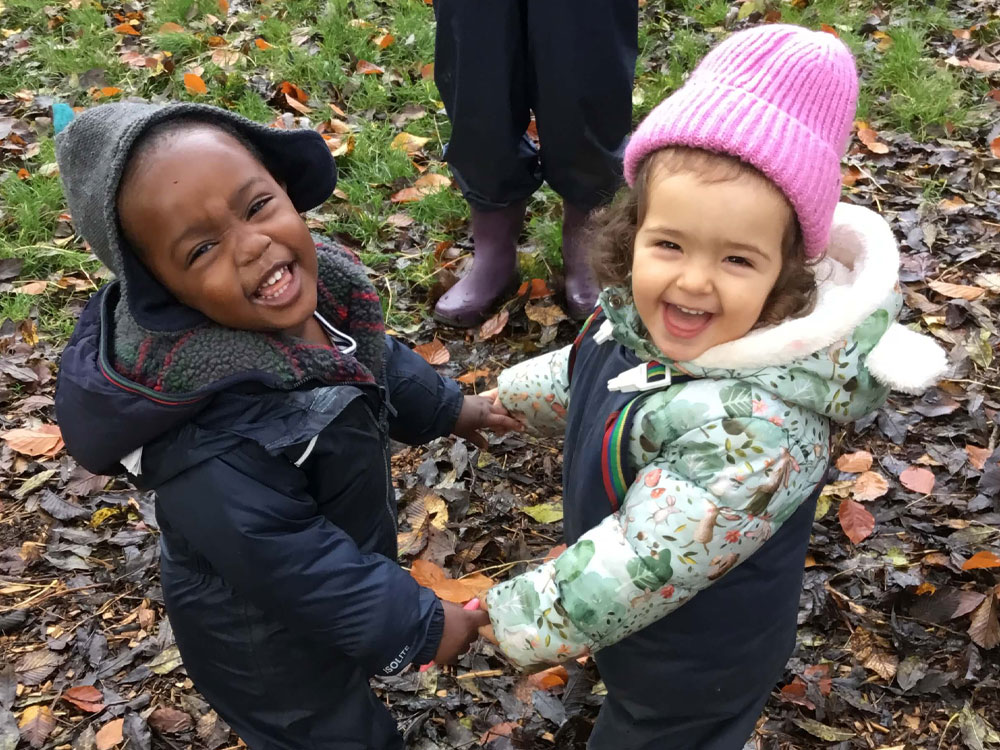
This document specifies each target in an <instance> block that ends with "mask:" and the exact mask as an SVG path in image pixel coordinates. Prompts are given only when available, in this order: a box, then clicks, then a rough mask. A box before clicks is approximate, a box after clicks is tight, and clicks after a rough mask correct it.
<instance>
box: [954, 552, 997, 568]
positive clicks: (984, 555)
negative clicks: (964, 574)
mask: <svg viewBox="0 0 1000 750" xmlns="http://www.w3.org/2000/svg"><path fill="white" fill-rule="evenodd" d="M978 568H1000V557H998V556H997V555H996V554H995V553H993V552H990V551H989V550H987V549H984V550H982V551H980V552H977V553H976V554H974V555H973V556H972V557H970V558H969V559H968V560H966V561H965V562H964V563H962V570H976V569H978Z"/></svg>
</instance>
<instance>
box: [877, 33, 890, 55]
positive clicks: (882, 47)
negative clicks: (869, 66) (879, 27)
mask: <svg viewBox="0 0 1000 750" xmlns="http://www.w3.org/2000/svg"><path fill="white" fill-rule="evenodd" d="M872 39H878V47H877V48H876V49H878V51H879V52H885V51H886V50H887V49H889V48H890V47H891V46H892V37H891V36H889V35H888V34H886V33H885V32H884V31H875V32H873V33H872Z"/></svg>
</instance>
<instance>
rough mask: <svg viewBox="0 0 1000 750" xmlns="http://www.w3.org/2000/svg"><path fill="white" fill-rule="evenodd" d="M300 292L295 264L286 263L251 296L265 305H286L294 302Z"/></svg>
mask: <svg viewBox="0 0 1000 750" xmlns="http://www.w3.org/2000/svg"><path fill="white" fill-rule="evenodd" d="M298 290H299V276H298V274H297V273H296V272H295V264H294V263H285V264H282V265H280V266H278V267H277V268H275V269H274V270H273V271H271V273H270V274H268V275H267V277H266V278H265V279H264V280H263V281H262V282H261V283H260V285H259V286H258V287H257V289H256V290H255V291H254V293H253V294H252V295H251V297H252V298H253V301H254V302H256V303H258V304H264V305H284V304H287V303H289V302H291V301H292V299H294V297H295V296H296V294H297V293H298Z"/></svg>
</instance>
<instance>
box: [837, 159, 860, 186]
mask: <svg viewBox="0 0 1000 750" xmlns="http://www.w3.org/2000/svg"><path fill="white" fill-rule="evenodd" d="M862 177H864V173H863V172H862V171H861V170H860V169H859V168H858V167H856V166H854V165H853V164H852V165H850V166H849V167H847V169H845V170H844V171H843V173H842V174H841V175H840V184H841V185H843V186H844V187H854V184H855V183H856V182H857V181H858V180H860V179H861V178H862Z"/></svg>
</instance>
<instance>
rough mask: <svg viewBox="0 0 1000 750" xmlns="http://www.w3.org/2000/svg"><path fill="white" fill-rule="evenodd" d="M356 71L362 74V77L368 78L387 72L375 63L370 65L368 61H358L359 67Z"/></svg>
mask: <svg viewBox="0 0 1000 750" xmlns="http://www.w3.org/2000/svg"><path fill="white" fill-rule="evenodd" d="M355 70H356V71H358V72H359V73H361V75H366V76H370V75H376V74H378V73H385V71H384V70H382V68H380V67H379V66H378V65H376V64H375V63H370V62H368V61H367V60H358V65H357V67H356V68H355Z"/></svg>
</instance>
